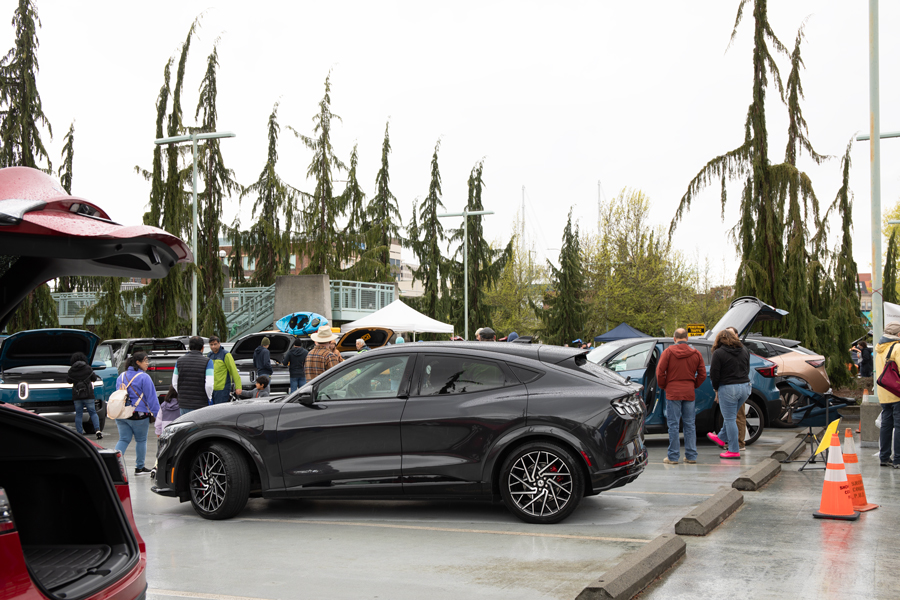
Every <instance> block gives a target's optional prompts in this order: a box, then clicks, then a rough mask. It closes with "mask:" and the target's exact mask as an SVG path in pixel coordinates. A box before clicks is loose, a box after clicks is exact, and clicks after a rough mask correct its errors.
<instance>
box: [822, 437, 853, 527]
mask: <svg viewBox="0 0 900 600" xmlns="http://www.w3.org/2000/svg"><path fill="white" fill-rule="evenodd" d="M813 516H814V517H815V518H817V519H839V520H842V521H855V520H856V519H858V518H859V512H857V511H855V510H853V500H851V499H850V482H848V481H847V472H846V471H844V457H843V456H842V454H841V440H840V438H839V436H838V434H837V433H835V434H833V435H832V436H831V447H830V448H829V449H828V464H827V465H825V484H824V485H823V486H822V502H821V504H819V512H816V513H813Z"/></svg>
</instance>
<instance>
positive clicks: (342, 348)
mask: <svg viewBox="0 0 900 600" xmlns="http://www.w3.org/2000/svg"><path fill="white" fill-rule="evenodd" d="M393 336H394V330H393V329H388V328H387V327H359V328H357V329H351V330H350V331H348V332H347V333H345V334H344V335H343V336H342V337H341V339H340V340H338V343H337V350H338V352H356V340H358V339H362V340H363V341H364V342H365V343H366V346H368V347H369V348H372V349H374V348H381V347H382V346H386V345H387V343H388V342H389V341H390V339H391V338H392V337H393Z"/></svg>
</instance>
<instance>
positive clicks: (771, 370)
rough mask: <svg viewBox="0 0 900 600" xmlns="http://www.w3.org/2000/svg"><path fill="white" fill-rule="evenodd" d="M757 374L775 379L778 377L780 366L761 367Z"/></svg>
mask: <svg viewBox="0 0 900 600" xmlns="http://www.w3.org/2000/svg"><path fill="white" fill-rule="evenodd" d="M756 372H757V373H759V374H760V375H762V376H763V377H775V376H776V375H778V365H772V366H770V367H759V368H758V369H756Z"/></svg>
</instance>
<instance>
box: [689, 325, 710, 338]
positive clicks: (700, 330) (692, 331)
mask: <svg viewBox="0 0 900 600" xmlns="http://www.w3.org/2000/svg"><path fill="white" fill-rule="evenodd" d="M685 328H686V329H687V332H688V335H689V336H691V337H694V336H698V337H699V336H701V335H703V334H704V333H706V325H704V324H703V323H691V324H689V325H687V326H686V327H685Z"/></svg>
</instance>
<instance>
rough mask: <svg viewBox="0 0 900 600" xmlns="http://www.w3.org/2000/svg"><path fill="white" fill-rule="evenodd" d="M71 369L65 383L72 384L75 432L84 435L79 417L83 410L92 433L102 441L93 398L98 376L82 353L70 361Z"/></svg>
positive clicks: (98, 418) (73, 356)
mask: <svg viewBox="0 0 900 600" xmlns="http://www.w3.org/2000/svg"><path fill="white" fill-rule="evenodd" d="M70 363H71V365H72V366H71V367H69V372H68V374H67V375H66V382H68V383H71V384H72V402H74V403H75V431H77V432H78V434H79V435H84V427H83V425H82V423H81V417H82V415H84V409H87V411H88V417H89V418H90V420H91V425H93V426H94V431H95V432H97V439H98V440H102V439H103V432H102V431H100V417H99V416H97V408H96V407H95V406H94V404H95V402H96V398H95V397H94V382H95V381H100V376H99V375H97V374H96V373H94V369H92V368H91V365H89V364H88V359H87V356H85V354H84V353H83V352H76V353H75V354H73V355H72V358H71V359H70Z"/></svg>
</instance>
